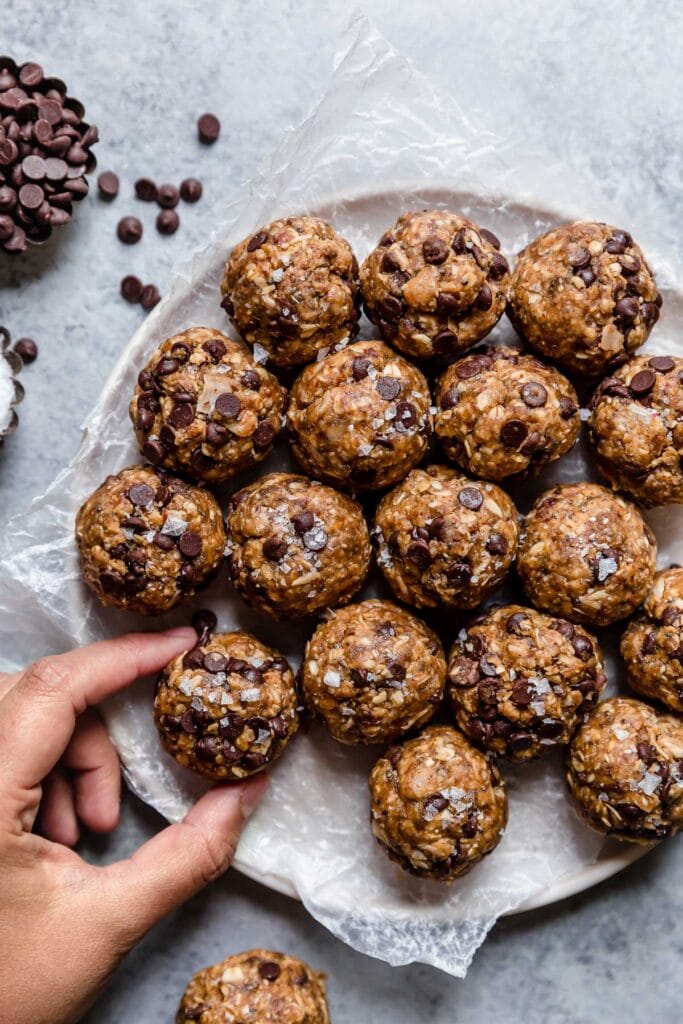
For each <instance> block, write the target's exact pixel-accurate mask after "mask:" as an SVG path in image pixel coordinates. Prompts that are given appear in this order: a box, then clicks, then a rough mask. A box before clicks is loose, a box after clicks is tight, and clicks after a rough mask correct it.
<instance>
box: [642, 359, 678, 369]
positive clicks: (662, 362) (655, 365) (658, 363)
mask: <svg viewBox="0 0 683 1024" xmlns="http://www.w3.org/2000/svg"><path fill="white" fill-rule="evenodd" d="M648 365H649V366H651V367H652V369H653V370H656V371H657V373H670V372H671V370H673V368H674V366H675V365H676V362H675V360H673V359H672V358H671V356H653V357H652V359H649V360H648Z"/></svg>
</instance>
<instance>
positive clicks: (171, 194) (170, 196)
mask: <svg viewBox="0 0 683 1024" xmlns="http://www.w3.org/2000/svg"><path fill="white" fill-rule="evenodd" d="M179 200H180V193H179V192H178V189H177V188H176V187H175V185H159V188H158V189H157V203H158V204H159V206H160V207H161V208H162V210H172V209H174V207H176V206H177V205H178V202H179Z"/></svg>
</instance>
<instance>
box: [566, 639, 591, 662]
mask: <svg viewBox="0 0 683 1024" xmlns="http://www.w3.org/2000/svg"><path fill="white" fill-rule="evenodd" d="M571 644H572V647H573V648H574V653H575V654H576V656H577V657H578V658H582V659H583V660H584V661H585V660H586V658H590V656H591V654H592V653H593V645H592V644H591V642H590V640H589V639H588V637H587V636H583V635H582V634H581V633H575V634H574V636H572V638H571Z"/></svg>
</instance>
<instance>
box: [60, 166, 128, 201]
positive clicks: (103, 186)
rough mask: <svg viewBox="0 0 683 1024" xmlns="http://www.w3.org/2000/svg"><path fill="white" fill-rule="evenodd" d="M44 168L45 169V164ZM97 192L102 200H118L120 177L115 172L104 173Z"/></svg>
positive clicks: (100, 176) (98, 180)
mask: <svg viewBox="0 0 683 1024" xmlns="http://www.w3.org/2000/svg"><path fill="white" fill-rule="evenodd" d="M43 168H44V169H45V165H44V164H43ZM97 190H98V192H99V194H100V198H101V199H106V200H111V199H116V197H117V195H118V194H119V179H118V175H116V174H114V172H113V171H102V173H101V174H100V175H99V176H98V178H97Z"/></svg>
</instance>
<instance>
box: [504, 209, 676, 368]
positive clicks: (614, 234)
mask: <svg viewBox="0 0 683 1024" xmlns="http://www.w3.org/2000/svg"><path fill="white" fill-rule="evenodd" d="M661 304H662V297H661V295H660V294H659V292H658V291H657V285H656V284H655V279H654V277H653V275H652V272H651V271H650V268H649V267H648V265H647V260H646V259H645V256H644V255H643V252H642V249H641V248H640V247H639V246H638V245H636V243H635V242H634V241H633V239H632V238H631V236H630V235H629V233H628V231H621V230H619V229H618V228H613V227H610V226H609V224H596V223H593V222H592V221H579V222H578V223H576V224H566V225H565V226H564V227H561V228H555V229H554V230H553V231H548V232H547V233H546V234H545V235H541V237H540V238H536V239H535V240H534V241H533V242H531V243H530V244H529V245H528V246H527V247H526V249H524V250H523V251H522V252H521V253H520V254H519V257H518V259H517V263H516V264H515V268H514V271H513V273H512V279H511V281H510V292H509V301H508V314H509V316H510V319H511V320H512V322H513V324H514V326H515V328H516V330H517V331H518V332H519V333H520V334H521V335H522V337H523V338H525V339H526V340H527V341H528V342H529V344H530V345H531V346H532V347H533V348H535V349H537V350H538V351H539V352H540V353H541V355H544V356H547V357H548V358H549V359H554V360H555V361H556V362H558V363H560V365H561V366H564V367H566V368H567V369H568V370H571V371H572V372H573V373H577V374H582V375H587V376H597V375H598V374H600V373H604V372H605V370H606V369H609V368H611V367H614V366H619V365H620V364H621V363H623V362H625V361H626V359H627V358H628V356H629V355H630V354H631V353H632V352H635V350H636V349H637V348H640V346H641V345H642V344H643V342H644V341H645V340H646V339H647V337H648V335H649V333H650V331H651V330H652V328H653V326H654V325H655V323H656V322H657V320H658V318H659V311H660V306H661Z"/></svg>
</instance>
